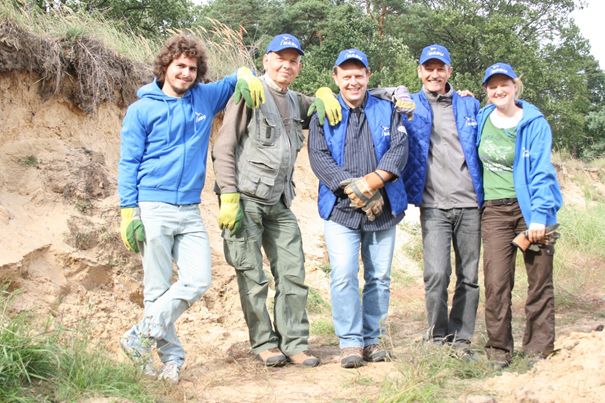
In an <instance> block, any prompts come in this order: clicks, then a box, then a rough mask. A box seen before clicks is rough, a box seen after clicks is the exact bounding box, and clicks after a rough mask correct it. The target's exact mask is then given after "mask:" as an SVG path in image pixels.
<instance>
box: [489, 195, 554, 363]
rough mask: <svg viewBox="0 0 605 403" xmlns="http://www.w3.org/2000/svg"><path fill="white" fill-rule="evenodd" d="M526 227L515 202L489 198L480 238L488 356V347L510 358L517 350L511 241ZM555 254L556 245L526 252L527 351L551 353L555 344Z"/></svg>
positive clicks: (513, 250)
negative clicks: (512, 296) (512, 308)
mask: <svg viewBox="0 0 605 403" xmlns="http://www.w3.org/2000/svg"><path fill="white" fill-rule="evenodd" d="M526 229H527V225H526V223H525V220H524V219H523V216H522V215H521V209H520V208H519V204H518V203H517V202H516V201H515V202H512V203H508V204H502V205H493V204H492V203H491V202H489V201H488V202H486V206H485V208H484V210H483V213H482V217H481V236H482V239H483V270H484V283H485V326H486V329H487V336H488V341H487V344H486V350H487V352H488V356H489V355H490V350H495V351H496V352H499V353H502V352H504V353H505V354H506V355H507V356H508V357H509V358H510V357H511V356H512V353H513V350H514V343H513V334H512V325H511V319H512V311H511V307H512V298H511V293H512V290H513V286H514V282H515V258H516V255H517V248H516V247H515V246H514V245H513V244H512V243H511V241H512V240H513V239H514V237H515V236H516V235H517V234H519V233H520V232H522V231H525V230H526ZM553 254H554V249H553V248H552V246H549V247H543V248H540V251H539V252H533V251H530V250H527V251H526V252H525V253H524V254H523V260H524V261H525V270H526V271H527V281H528V289H527V300H526V302H525V335H524V336H523V350H524V351H525V353H527V354H542V355H547V354H549V353H550V352H552V350H553V348H554V341H555V298H554V290H553V279H552V268H553Z"/></svg>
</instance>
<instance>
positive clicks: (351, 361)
mask: <svg viewBox="0 0 605 403" xmlns="http://www.w3.org/2000/svg"><path fill="white" fill-rule="evenodd" d="M363 365H364V364H363V349H362V348H361V347H345V348H342V349H340V366H341V367H343V368H359V367H361V366H363Z"/></svg>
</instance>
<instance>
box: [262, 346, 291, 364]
mask: <svg viewBox="0 0 605 403" xmlns="http://www.w3.org/2000/svg"><path fill="white" fill-rule="evenodd" d="M258 358H260V359H261V361H262V362H263V363H264V364H265V365H266V366H267V367H283V366H284V365H286V364H287V363H288V358H287V357H286V356H285V355H284V353H282V352H281V351H280V349H279V348H277V347H274V348H270V349H268V350H264V351H261V352H260V353H258Z"/></svg>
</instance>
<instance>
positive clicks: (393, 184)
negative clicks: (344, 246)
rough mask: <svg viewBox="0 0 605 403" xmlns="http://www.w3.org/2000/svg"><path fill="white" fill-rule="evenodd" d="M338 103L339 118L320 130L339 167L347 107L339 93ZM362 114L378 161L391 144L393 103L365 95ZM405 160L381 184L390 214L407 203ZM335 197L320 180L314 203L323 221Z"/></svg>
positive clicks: (401, 208) (325, 124)
mask: <svg viewBox="0 0 605 403" xmlns="http://www.w3.org/2000/svg"><path fill="white" fill-rule="evenodd" d="M338 102H340V106H341V108H342V120H341V121H340V123H338V124H337V125H335V126H330V125H329V124H328V122H324V125H323V131H324V137H325V139H326V143H327V145H328V148H329V149H330V153H331V154H332V157H333V158H334V161H335V162H336V164H337V165H338V166H342V164H343V157H344V147H345V137H346V134H347V126H348V124H349V111H350V108H349V106H348V105H347V104H346V103H345V101H344V100H343V99H342V97H341V95H340V94H339V95H338ZM364 113H365V114H366V117H367V119H368V125H369V129H370V133H371V134H372V142H373V143H374V151H375V154H376V161H377V162H380V159H381V158H382V156H383V155H384V154H385V153H386V152H387V151H388V149H389V147H390V145H391V135H390V129H391V119H392V117H393V104H392V103H391V102H390V101H384V100H381V99H378V98H376V97H373V96H371V95H370V94H368V98H367V100H366V104H365V107H364ZM405 162H406V161H402V164H401V167H400V170H399V172H393V173H394V174H396V175H397V178H396V179H395V180H392V181H390V182H388V183H387V184H386V185H385V191H386V194H387V197H388V199H389V203H390V205H391V213H392V214H393V215H394V216H396V215H399V214H401V213H403V212H404V211H405V209H406V208H407V206H408V203H407V196H406V193H405V187H404V185H403V180H402V178H401V173H402V171H403V169H404V166H405ZM336 199H337V198H336V195H335V194H334V192H332V191H331V190H330V188H329V187H328V186H327V185H326V184H324V183H323V182H321V181H320V182H319V196H318V198H317V204H318V208H319V215H320V216H321V218H323V219H324V220H327V219H328V218H329V217H330V214H331V213H332V209H333V208H334V205H335V204H336Z"/></svg>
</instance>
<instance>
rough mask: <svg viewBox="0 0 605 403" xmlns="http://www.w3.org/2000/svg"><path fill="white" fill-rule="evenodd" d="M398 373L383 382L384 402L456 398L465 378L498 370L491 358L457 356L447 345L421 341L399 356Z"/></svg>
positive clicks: (490, 373)
mask: <svg viewBox="0 0 605 403" xmlns="http://www.w3.org/2000/svg"><path fill="white" fill-rule="evenodd" d="M396 367H397V370H398V375H397V376H395V377H391V378H390V379H388V380H386V381H385V382H384V383H383V384H382V386H381V392H380V396H379V398H378V401H380V402H435V401H444V400H455V399H456V397H457V396H459V395H460V394H461V393H462V392H463V388H464V382H461V381H467V380H478V379H483V378H486V377H489V376H493V375H495V374H496V373H497V371H496V370H494V369H493V368H491V367H490V366H489V364H488V362H487V361H486V360H485V359H484V358H482V357H480V356H479V357H478V359H477V361H464V360H461V359H459V358H456V357H454V356H453V354H452V350H451V349H450V348H449V347H446V346H433V345H430V344H427V343H417V344H414V345H413V346H411V347H410V349H409V351H407V352H406V353H405V355H404V356H403V357H402V358H401V359H397V358H396Z"/></svg>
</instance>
